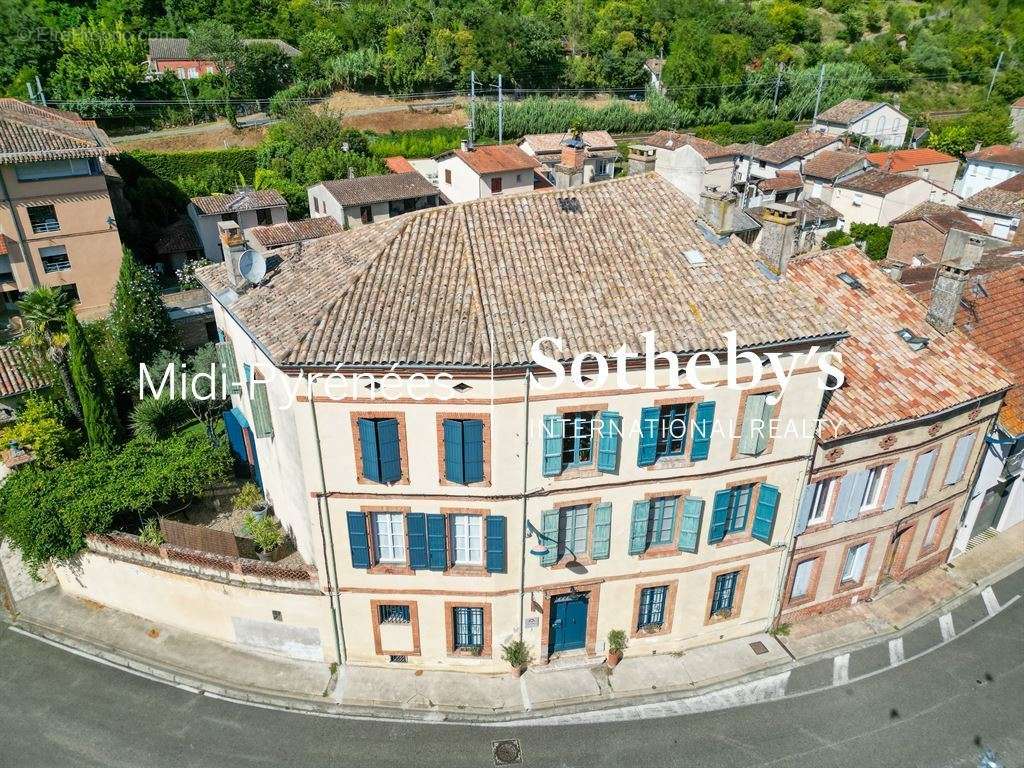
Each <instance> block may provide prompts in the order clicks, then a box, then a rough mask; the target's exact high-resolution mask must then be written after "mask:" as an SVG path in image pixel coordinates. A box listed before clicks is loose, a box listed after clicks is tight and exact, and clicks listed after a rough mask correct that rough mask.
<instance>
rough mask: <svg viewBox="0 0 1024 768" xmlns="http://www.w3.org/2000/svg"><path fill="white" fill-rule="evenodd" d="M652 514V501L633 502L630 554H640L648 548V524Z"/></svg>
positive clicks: (630, 525)
mask: <svg viewBox="0 0 1024 768" xmlns="http://www.w3.org/2000/svg"><path fill="white" fill-rule="evenodd" d="M650 516H651V502H649V501H646V500H645V501H634V502H633V519H632V520H631V521H630V523H629V554H631V555H639V554H640V553H641V552H643V551H644V550H645V549H647V524H648V521H649V519H650Z"/></svg>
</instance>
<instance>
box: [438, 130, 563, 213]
mask: <svg viewBox="0 0 1024 768" xmlns="http://www.w3.org/2000/svg"><path fill="white" fill-rule="evenodd" d="M540 167H541V163H540V161H539V160H538V159H537V158H535V157H532V156H530V155H528V154H526V153H525V152H524V151H523V150H521V149H520V148H519V147H517V146H516V145H515V144H502V145H498V146H480V147H477V146H471V145H469V144H467V143H465V142H464V143H463V146H462V148H461V149H453V150H451V151H449V152H445V153H443V154H441V155H438V157H437V187H438V189H440V190H441V194H442V195H444V197H445V199H447V200H449V201H451V202H453V203H462V202H466V201H468V200H479V199H481V198H484V197H492V196H495V195H513V194H518V193H522V192H532V191H533V189H534V186H535V185H536V184H537V179H538V174H537V173H536V171H537V169H539V168H540ZM544 184H545V186H548V183H547V181H546V180H545V182H544Z"/></svg>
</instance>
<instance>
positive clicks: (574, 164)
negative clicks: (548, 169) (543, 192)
mask: <svg viewBox="0 0 1024 768" xmlns="http://www.w3.org/2000/svg"><path fill="white" fill-rule="evenodd" d="M586 156H587V148H586V145H585V144H584V143H583V139H582V138H581V137H580V133H579V131H576V132H574V133H573V135H572V138H570V139H567V140H566V141H564V142H562V157H561V159H560V160H559V162H558V164H557V165H556V166H555V188H556V189H572V188H573V187H578V186H580V185H581V184H582V183H583V167H584V166H583V161H584V160H585V159H586Z"/></svg>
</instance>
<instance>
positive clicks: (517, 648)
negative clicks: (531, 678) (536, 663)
mask: <svg viewBox="0 0 1024 768" xmlns="http://www.w3.org/2000/svg"><path fill="white" fill-rule="evenodd" d="M501 658H503V659H504V660H505V661H507V662H508V663H509V665H510V666H511V667H512V674H513V675H515V676H516V677H520V676H521V675H522V674H523V672H525V671H526V667H527V666H528V665H529V663H530V662H531V661H533V658H532V657H531V656H530V649H529V647H528V646H527V645H526V643H524V642H523V641H522V640H511V641H509V643H508V645H503V646H501Z"/></svg>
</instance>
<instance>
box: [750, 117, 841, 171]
mask: <svg viewBox="0 0 1024 768" xmlns="http://www.w3.org/2000/svg"><path fill="white" fill-rule="evenodd" d="M842 148H843V141H842V139H841V138H840V137H839V136H833V135H831V134H828V133H825V132H824V131H821V130H806V131H797V132H796V133H794V134H791V135H790V136H784V137H783V138H781V139H779V140H778V141H773V142H772V143H771V144H766V145H765V146H763V147H755V148H754V150H753V152H752V157H753V160H752V161H749V159H748V158H746V157H741V158H740V161H741V162H740V167H739V170H740V174H739V178H740V179H741V180H743V181H749V182H750V183H753V180H754V179H772V178H774V177H776V176H778V175H779V174H780V173H787V172H788V173H801V172H802V171H803V167H804V163H805V162H806V161H808V160H810V159H812V158H813V157H814V156H815V155H817V154H819V153H820V152H825V151H828V150H837V149H842ZM748 161H749V168H748Z"/></svg>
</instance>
